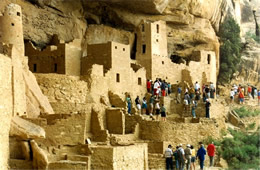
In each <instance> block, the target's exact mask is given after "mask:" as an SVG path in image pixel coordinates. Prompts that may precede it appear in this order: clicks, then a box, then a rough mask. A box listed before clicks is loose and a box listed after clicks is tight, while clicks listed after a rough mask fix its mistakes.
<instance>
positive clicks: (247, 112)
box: [234, 106, 260, 118]
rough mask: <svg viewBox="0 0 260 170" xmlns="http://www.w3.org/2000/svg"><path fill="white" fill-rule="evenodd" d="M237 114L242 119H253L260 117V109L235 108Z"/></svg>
mask: <svg viewBox="0 0 260 170" xmlns="http://www.w3.org/2000/svg"><path fill="white" fill-rule="evenodd" d="M234 110H235V112H236V113H237V114H238V115H239V116H240V117H241V118H243V117H253V116H258V115H260V109H255V110H252V109H247V108H246V107H244V106H243V107H240V108H235V109H234Z"/></svg>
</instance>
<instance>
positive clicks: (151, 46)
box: [136, 21, 168, 79]
mask: <svg viewBox="0 0 260 170" xmlns="http://www.w3.org/2000/svg"><path fill="white" fill-rule="evenodd" d="M167 56H168V51H167V37H166V22H165V21H155V22H152V21H142V22H141V23H140V25H139V27H138V30H137V52H136V60H137V62H138V63H139V64H141V65H142V66H143V67H145V69H146V76H147V78H148V79H155V78H156V76H155V73H154V72H155V70H154V69H155V67H157V66H158V65H157V63H156V62H155V59H157V58H162V57H167ZM156 65H157V66H156Z"/></svg>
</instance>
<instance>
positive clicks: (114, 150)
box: [91, 144, 148, 170]
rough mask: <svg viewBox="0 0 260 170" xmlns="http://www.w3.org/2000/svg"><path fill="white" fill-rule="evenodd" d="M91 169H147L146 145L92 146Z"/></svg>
mask: <svg viewBox="0 0 260 170" xmlns="http://www.w3.org/2000/svg"><path fill="white" fill-rule="evenodd" d="M91 149H92V150H93V151H94V153H93V154H92V155H91V169H104V170H105V169H127V170H128V169H129V170H132V169H148V152H147V144H135V145H130V146H117V147H111V146H94V147H91Z"/></svg>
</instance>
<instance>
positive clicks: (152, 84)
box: [151, 81, 154, 95]
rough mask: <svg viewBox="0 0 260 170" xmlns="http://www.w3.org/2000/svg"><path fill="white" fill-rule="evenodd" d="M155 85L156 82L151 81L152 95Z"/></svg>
mask: <svg viewBox="0 0 260 170" xmlns="http://www.w3.org/2000/svg"><path fill="white" fill-rule="evenodd" d="M153 86H154V83H153V81H151V94H152V95H154V88H153Z"/></svg>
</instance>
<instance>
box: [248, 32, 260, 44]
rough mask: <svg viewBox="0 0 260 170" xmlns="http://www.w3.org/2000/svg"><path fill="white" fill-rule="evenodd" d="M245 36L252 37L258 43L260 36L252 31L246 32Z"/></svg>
mask: <svg viewBox="0 0 260 170" xmlns="http://www.w3.org/2000/svg"><path fill="white" fill-rule="evenodd" d="M245 37H246V38H252V39H253V40H255V41H256V42H258V43H260V37H258V36H256V35H255V33H253V32H252V31H248V32H246V35H245Z"/></svg>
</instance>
